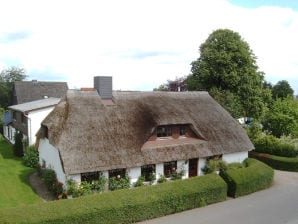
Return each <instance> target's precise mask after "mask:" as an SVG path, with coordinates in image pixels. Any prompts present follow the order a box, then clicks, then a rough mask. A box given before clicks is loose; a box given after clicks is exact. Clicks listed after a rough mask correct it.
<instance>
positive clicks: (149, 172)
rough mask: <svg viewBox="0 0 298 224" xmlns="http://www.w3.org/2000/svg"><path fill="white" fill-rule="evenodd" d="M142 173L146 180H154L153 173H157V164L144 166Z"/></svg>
mask: <svg viewBox="0 0 298 224" xmlns="http://www.w3.org/2000/svg"><path fill="white" fill-rule="evenodd" d="M141 175H142V176H143V177H145V181H152V178H153V175H155V164H150V165H145V166H142V167H141Z"/></svg>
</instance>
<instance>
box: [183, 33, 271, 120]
mask: <svg viewBox="0 0 298 224" xmlns="http://www.w3.org/2000/svg"><path fill="white" fill-rule="evenodd" d="M199 51H200V57H199V58H198V59H197V60H196V61H193V62H192V63H191V65H192V68H191V74H190V75H189V76H188V78H187V86H188V90H207V91H209V92H210V94H211V95H212V96H213V97H214V98H215V99H216V100H218V101H219V103H220V104H222V106H224V107H225V108H226V109H227V110H228V111H229V112H230V113H231V114H232V115H234V116H246V117H254V118H259V117H260V116H261V115H262V114H263V112H264V110H265V108H266V103H265V102H267V100H268V99H269V98H271V92H270V90H269V89H267V88H265V87H264V85H263V82H264V74H263V73H262V72H260V71H259V70H258V66H257V64H256V56H255V55H254V54H253V52H252V50H251V49H250V47H249V45H248V43H247V42H245V41H244V40H243V39H242V38H241V36H240V35H239V34H238V33H237V32H234V31H232V30H228V29H219V30H216V31H214V32H213V33H211V34H210V35H209V37H208V38H207V40H206V41H205V42H204V43H203V44H202V45H201V46H200V49H199ZM210 90H212V91H210ZM226 93H228V95H229V98H230V99H233V100H227V99H226V98H225V97H222V96H224V95H225V94H226ZM234 99H235V100H236V103H235V101H234ZM231 104H232V105H231Z"/></svg>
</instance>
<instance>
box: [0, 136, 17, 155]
mask: <svg viewBox="0 0 298 224" xmlns="http://www.w3.org/2000/svg"><path fill="white" fill-rule="evenodd" d="M1 138H2V136H0V154H1V155H2V157H3V158H4V159H15V160H20V158H18V157H15V156H14V154H13V148H12V145H10V144H9V143H8V142H7V141H6V140H4V139H1Z"/></svg>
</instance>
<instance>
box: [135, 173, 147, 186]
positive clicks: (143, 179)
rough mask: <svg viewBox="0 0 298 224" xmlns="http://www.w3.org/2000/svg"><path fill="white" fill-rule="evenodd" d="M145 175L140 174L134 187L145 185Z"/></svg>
mask: <svg viewBox="0 0 298 224" xmlns="http://www.w3.org/2000/svg"><path fill="white" fill-rule="evenodd" d="M144 181H145V177H144V176H139V178H138V180H137V181H136V182H135V183H134V185H133V186H134V187H141V186H144Z"/></svg>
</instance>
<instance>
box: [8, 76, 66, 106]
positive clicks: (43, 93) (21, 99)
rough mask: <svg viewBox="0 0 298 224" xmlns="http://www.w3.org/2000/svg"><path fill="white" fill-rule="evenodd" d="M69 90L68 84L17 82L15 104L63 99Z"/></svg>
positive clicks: (15, 85)
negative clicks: (46, 98) (47, 98)
mask: <svg viewBox="0 0 298 224" xmlns="http://www.w3.org/2000/svg"><path fill="white" fill-rule="evenodd" d="M67 89H68V87H67V83H66V82H39V81H16V82H15V83H14V99H13V104H14V105H15V104H21V103H27V102H31V101H34V100H40V99H44V98H45V97H54V98H62V97H63V96H64V95H65V94H66V91H67Z"/></svg>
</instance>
